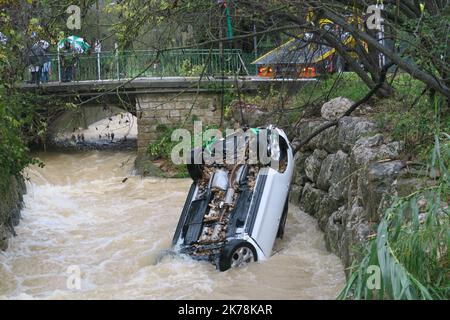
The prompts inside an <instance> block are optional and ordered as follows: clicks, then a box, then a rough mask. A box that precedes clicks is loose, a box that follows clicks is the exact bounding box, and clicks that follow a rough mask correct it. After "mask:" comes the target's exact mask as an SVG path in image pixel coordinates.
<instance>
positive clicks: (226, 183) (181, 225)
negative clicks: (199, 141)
mask: <svg viewBox="0 0 450 320" xmlns="http://www.w3.org/2000/svg"><path fill="white" fill-rule="evenodd" d="M205 156H206V157H205ZM190 160H191V161H190V163H189V164H188V165H187V166H188V171H189V174H190V176H191V178H192V179H193V180H194V181H193V183H192V186H191V188H190V190H189V193H188V196H187V199H186V203H185V205H184V208H183V211H182V213H181V217H180V219H179V222H178V226H177V228H176V231H175V234H174V237H173V241H172V245H173V249H174V250H175V252H177V253H180V254H187V255H189V256H191V257H192V258H194V259H197V260H206V261H209V262H211V263H213V264H214V265H215V266H216V268H217V269H219V270H220V271H225V270H227V269H229V268H234V267H240V266H243V265H245V264H247V263H249V262H253V261H263V260H266V259H268V258H269V257H270V255H271V253H272V248H273V245H274V242H275V239H276V238H277V237H278V238H282V237H283V233H284V228H285V223H286V217H287V211H288V194H289V188H290V183H291V179H292V174H293V167H294V161H293V152H292V148H291V146H290V143H289V141H288V138H287V136H286V134H285V133H284V132H283V130H281V129H279V128H276V127H272V126H269V127H266V128H251V129H247V130H241V131H239V132H237V133H234V134H231V135H228V136H226V137H225V138H221V139H216V140H215V141H214V142H212V143H210V144H208V145H206V146H204V147H203V148H198V149H194V150H193V151H192V154H191V159H190Z"/></svg>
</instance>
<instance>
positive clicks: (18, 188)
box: [0, 176, 26, 250]
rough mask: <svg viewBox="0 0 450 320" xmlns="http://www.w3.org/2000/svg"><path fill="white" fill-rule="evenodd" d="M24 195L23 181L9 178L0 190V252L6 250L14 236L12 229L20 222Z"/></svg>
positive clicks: (18, 178)
mask: <svg viewBox="0 0 450 320" xmlns="http://www.w3.org/2000/svg"><path fill="white" fill-rule="evenodd" d="M25 193H26V186H25V182H24V179H23V178H22V177H21V176H20V177H14V176H11V177H10V178H9V179H8V181H6V183H3V184H2V186H1V190H0V250H6V249H7V248H8V241H9V238H10V237H11V236H13V235H15V231H14V227H16V226H17V225H18V224H19V222H20V211H21V210H22V207H23V195H24V194H25Z"/></svg>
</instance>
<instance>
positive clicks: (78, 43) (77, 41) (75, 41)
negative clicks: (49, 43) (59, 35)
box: [58, 36, 91, 52]
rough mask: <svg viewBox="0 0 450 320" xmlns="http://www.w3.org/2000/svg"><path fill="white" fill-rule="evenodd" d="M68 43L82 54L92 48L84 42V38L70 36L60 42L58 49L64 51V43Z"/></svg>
mask: <svg viewBox="0 0 450 320" xmlns="http://www.w3.org/2000/svg"><path fill="white" fill-rule="evenodd" d="M66 41H68V42H69V43H70V45H71V46H72V48H74V49H75V50H77V51H80V52H86V51H87V50H88V49H89V48H90V47H91V46H90V45H89V43H87V42H86V41H84V39H83V38H81V37H77V36H70V37H67V38H64V39H62V40H61V41H59V42H58V48H59V49H63V48H64V43H65V42H66Z"/></svg>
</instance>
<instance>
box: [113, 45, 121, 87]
mask: <svg viewBox="0 0 450 320" xmlns="http://www.w3.org/2000/svg"><path fill="white" fill-rule="evenodd" d="M114 50H115V53H116V55H115V56H116V69H117V80H120V70H119V45H118V44H117V43H114Z"/></svg>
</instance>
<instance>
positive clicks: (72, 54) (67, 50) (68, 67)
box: [61, 41, 77, 82]
mask: <svg viewBox="0 0 450 320" xmlns="http://www.w3.org/2000/svg"><path fill="white" fill-rule="evenodd" d="M76 60H77V51H76V50H74V49H73V48H72V46H71V45H70V42H69V41H66V42H65V43H64V48H63V49H62V51H61V67H62V70H63V72H62V82H70V81H72V76H73V68H74V66H75V62H76Z"/></svg>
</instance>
